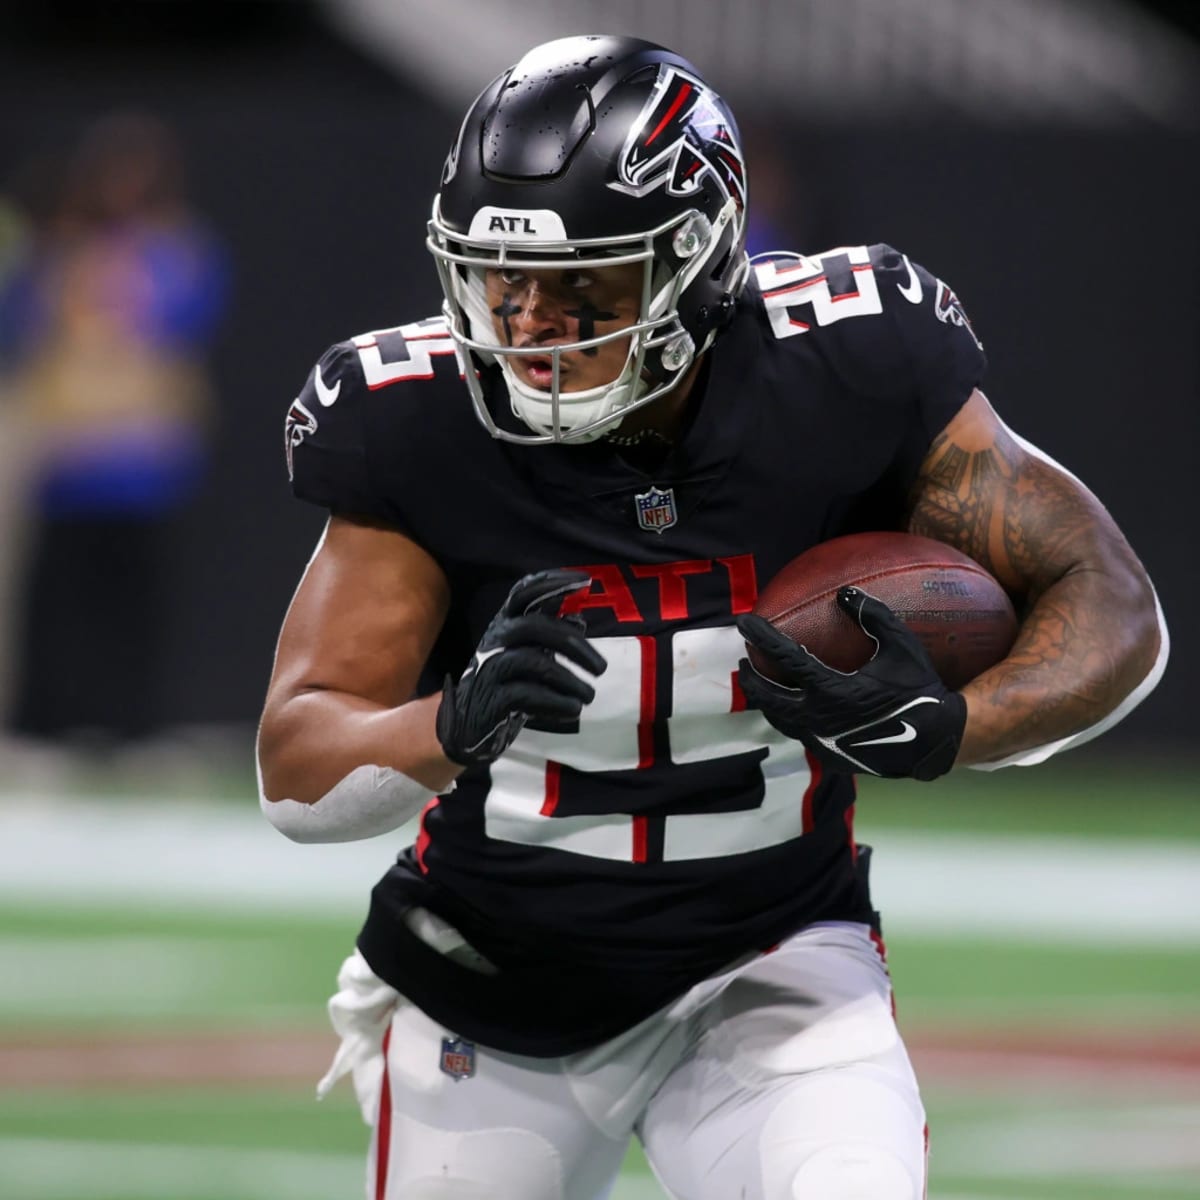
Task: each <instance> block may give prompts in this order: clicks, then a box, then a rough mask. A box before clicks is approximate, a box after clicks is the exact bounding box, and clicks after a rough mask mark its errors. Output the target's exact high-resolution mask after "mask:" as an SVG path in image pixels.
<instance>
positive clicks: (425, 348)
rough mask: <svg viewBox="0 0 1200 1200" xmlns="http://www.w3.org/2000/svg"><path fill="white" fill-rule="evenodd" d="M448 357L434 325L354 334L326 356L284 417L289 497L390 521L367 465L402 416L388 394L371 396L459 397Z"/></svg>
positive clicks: (449, 350)
mask: <svg viewBox="0 0 1200 1200" xmlns="http://www.w3.org/2000/svg"><path fill="white" fill-rule="evenodd" d="M456 357H457V356H456V355H455V347H454V342H453V341H452V340H451V338H450V336H449V334H448V333H447V332H446V324H445V321H444V320H443V319H442V318H440V317H435V318H431V319H430V320H426V321H418V322H415V323H414V324H411V325H400V326H397V327H395V328H393V329H377V330H374V331H372V332H370V333H363V334H358V335H356V336H355V337H352V338H350V339H349V340H348V341H344V342H338V343H336V344H335V345H333V346H331V347H330V348H329V349H328V350H326V351H325V353H324V354H323V355H322V356H321V358H320V360H319V361H318V363H317V365H316V366H315V367H314V368H313V370H312V371H311V372H310V373H309V376H308V379H307V380H306V381H305V384H304V387H303V388H302V389H301V391H300V394H299V396H297V397H296V399H295V400H293V401H292V404H291V407H290V408H289V409H288V413H287V420H286V423H285V429H284V450H285V452H286V454H287V464H288V475H289V477H290V479H291V481H292V491H293V492H294V493H295V494H296V495H297V496H299V497H300V498H301V499H304V500H309V501H311V502H313V503H314V504H320V505H322V506H324V507H325V508H328V509H330V510H331V511H334V512H343V513H358V514H363V515H368V516H378V517H382V518H384V519H388V520H392V519H394V516H395V514H394V512H393V511H392V509H391V507H390V506H389V504H388V502H387V498H386V497H385V496H383V495H380V494H379V492H378V490H377V488H376V487H375V484H374V478H373V476H374V475H375V474H376V473H375V472H373V471H372V465H373V460H375V459H376V458H377V456H378V455H379V454H380V453H381V450H382V448H383V447H385V446H387V445H388V441H389V438H390V439H392V442H393V444H394V441H395V438H397V437H402V436H403V430H398V429H395V428H393V427H394V426H395V425H396V424H397V422H396V421H395V417H396V415H397V414H400V413H402V412H404V411H408V410H409V408H408V406H402V405H398V404H396V403H394V401H395V399H396V397H395V396H394V394H390V393H389V394H388V395H387V397H386V398H384V397H380V396H377V393H379V392H381V391H382V390H383V389H389V388H394V387H396V386H397V385H400V384H404V383H407V382H413V383H414V384H415V383H416V381H419V380H420V381H436V382H430V383H428V384H426V385H425V386H431V387H434V388H435V389H440V388H442V387H445V386H453V387H454V388H455V389H461V388H462V383H461V370H460V368H459V364H458V363H457V361H456ZM385 399H386V403H383V402H381V401H383V400H385ZM430 399H431V400H434V399H435V398H434V397H432V396H431V397H430ZM412 410H413V411H415V410H416V406H412Z"/></svg>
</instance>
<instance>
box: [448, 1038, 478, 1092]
mask: <svg viewBox="0 0 1200 1200" xmlns="http://www.w3.org/2000/svg"><path fill="white" fill-rule="evenodd" d="M442 1070H443V1071H445V1072H446V1074H447V1075H449V1076H450V1077H451V1078H452V1079H453V1080H454V1081H455V1082H456V1083H457V1082H458V1080H460V1079H470V1078H471V1076H472V1075H474V1074H475V1043H474V1042H465V1041H463V1039H462V1038H455V1037H444V1038H442Z"/></svg>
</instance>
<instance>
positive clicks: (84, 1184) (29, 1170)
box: [0, 1137, 663, 1200]
mask: <svg viewBox="0 0 1200 1200" xmlns="http://www.w3.org/2000/svg"><path fill="white" fill-rule="evenodd" d="M364 1164H365V1150H364V1153H363V1155H349V1154H318V1153H313V1152H311V1151H303V1152H302V1151H286V1150H254V1149H245V1148H242V1147H214V1146H176V1145H158V1144H143V1143H137V1142H103V1141H67V1140H63V1139H52V1138H12V1137H0V1195H2V1196H11V1197H18V1196H19V1197H20V1200H91V1198H93V1197H101V1196H103V1197H108V1196H111V1195H112V1194H113V1186H114V1185H113V1181H114V1180H119V1181H120V1182H119V1184H118V1185H117V1186H118V1187H119V1190H120V1193H121V1196H122V1200H177V1198H178V1200H184V1198H191V1197H195V1196H197V1195H200V1194H203V1195H206V1196H222V1197H227V1198H228V1200H279V1198H280V1197H281V1196H286V1197H287V1198H288V1200H358V1197H360V1196H361V1195H362V1194H363V1191H364V1183H363V1178H364ZM611 1200H663V1193H662V1191H661V1190H660V1189H659V1187H658V1186H657V1184H655V1182H654V1181H653V1180H652V1179H649V1178H647V1177H646V1176H639V1175H628V1176H623V1177H622V1178H621V1179H620V1181H619V1182H618V1183H617V1186H616V1188H615V1189H614V1190H613V1193H612V1196H611Z"/></svg>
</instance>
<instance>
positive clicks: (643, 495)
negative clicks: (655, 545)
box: [634, 487, 678, 533]
mask: <svg viewBox="0 0 1200 1200" xmlns="http://www.w3.org/2000/svg"><path fill="white" fill-rule="evenodd" d="M634 501H635V502H636V503H637V517H638V524H639V525H640V526H641V527H642V528H643V529H648V530H649V531H650V532H651V533H662V532H663V530H664V529H670V528H671V526H672V525H674V524H675V522H676V520H678V517H677V515H676V512H675V489H674V488H656V487H652V488H651V489H650V490H649V491H648V492H638V493H637V495H635V496H634Z"/></svg>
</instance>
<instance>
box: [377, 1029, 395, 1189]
mask: <svg viewBox="0 0 1200 1200" xmlns="http://www.w3.org/2000/svg"><path fill="white" fill-rule="evenodd" d="M391 1040H392V1027H391V1025H389V1026H388V1028H387V1032H386V1033H385V1034H384V1035H383V1087H382V1088H381V1090H380V1092H379V1120H378V1121H377V1122H376V1124H375V1200H383V1198H384V1195H385V1194H386V1193H387V1173H388V1152H389V1151H390V1150H391V1144H392V1085H391V1080H390V1079H389V1077H388V1043H389V1042H390V1041H391Z"/></svg>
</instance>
